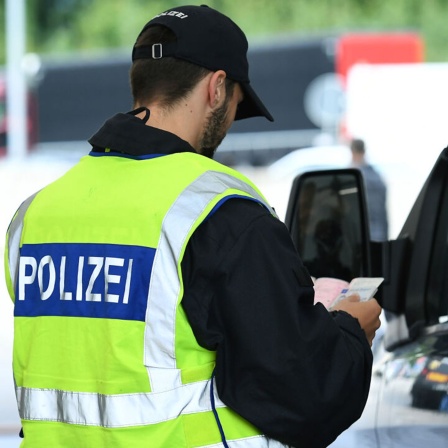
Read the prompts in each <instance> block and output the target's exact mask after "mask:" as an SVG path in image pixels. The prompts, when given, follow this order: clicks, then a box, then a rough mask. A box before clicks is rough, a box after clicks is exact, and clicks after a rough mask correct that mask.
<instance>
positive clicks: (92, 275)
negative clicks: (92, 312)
mask: <svg viewBox="0 0 448 448" xmlns="http://www.w3.org/2000/svg"><path fill="white" fill-rule="evenodd" d="M76 261H77V265H73V263H72V266H71V269H69V268H68V263H69V261H68V260H67V257H66V256H62V257H61V261H60V264H59V266H56V265H55V263H54V261H53V259H52V257H51V256H50V255H45V256H43V257H42V258H41V259H40V260H37V259H36V258H34V257H27V256H22V257H20V262H19V278H18V300H25V299H26V292H27V287H28V286H32V285H33V284H36V282H37V287H38V291H39V295H40V299H41V300H48V299H49V298H50V297H51V296H52V295H53V293H54V291H55V287H56V285H57V284H59V298H60V300H65V301H71V300H73V296H74V297H75V300H76V301H82V300H85V301H87V302H101V301H105V302H111V303H120V301H121V303H123V304H128V303H129V294H130V289H131V280H132V266H133V259H132V258H129V259H125V258H118V257H88V258H87V264H86V260H85V257H83V256H80V257H78V259H77V260H76ZM126 265H127V266H126ZM92 267H93V269H92ZM68 271H70V273H71V274H72V275H73V274H75V275H76V291H67V290H66V287H67V281H66V280H67V276H68V275H69V274H68ZM44 272H46V273H47V275H44ZM87 272H89V274H87ZM120 272H122V274H120ZM86 277H87V278H88V281H87V285H85V284H84V281H83V278H84V279H85V278H86ZM101 279H102V280H103V281H104V293H98V292H93V291H94V290H95V288H96V290H97V291H98V290H100V291H103V288H101V287H100V284H99V282H100V281H101ZM111 285H117V286H116V288H115V290H116V291H115V292H118V291H120V290H121V291H122V293H121V294H112V293H110V292H109V288H110V286H111ZM120 285H121V287H120Z"/></svg>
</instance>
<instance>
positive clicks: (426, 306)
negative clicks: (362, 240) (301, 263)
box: [376, 149, 448, 448]
mask: <svg viewBox="0 0 448 448" xmlns="http://www.w3.org/2000/svg"><path fill="white" fill-rule="evenodd" d="M398 240H401V241H402V242H404V241H406V243H404V244H403V247H406V249H403V250H402V254H403V255H402V257H400V256H396V260H395V262H393V263H391V264H389V265H390V267H391V270H390V272H389V274H388V275H389V278H390V279H391V278H392V277H393V276H394V271H396V270H397V269H400V274H399V275H397V278H398V281H397V283H396V284H395V285H394V281H393V280H390V281H389V282H388V287H389V291H388V292H392V291H393V293H394V294H401V296H402V297H401V298H400V299H399V300H391V302H392V303H394V305H395V306H397V309H396V310H395V311H397V313H394V312H391V313H386V316H387V317H388V323H387V325H388V329H387V330H386V338H385V344H386V347H387V348H388V349H389V351H388V352H387V353H388V355H387V359H386V361H385V363H384V366H383V368H382V370H381V372H382V377H381V382H380V386H379V388H378V401H377V406H378V408H377V412H376V428H377V438H378V445H379V447H388V448H389V447H390V448H398V447H400V448H401V447H409V448H417V447H424V446H430V447H431V448H442V447H447V446H448V149H445V150H444V151H443V152H442V154H441V155H440V157H439V159H438V160H437V162H436V164H435V166H434V168H433V170H432V172H431V174H430V176H429V177H428V180H427V182H426V184H425V186H424V187H423V189H422V192H421V193H420V195H419V197H418V198H417V201H416V203H415V206H414V207H413V209H412V210H411V213H410V214H409V217H408V219H407V221H406V223H405V225H404V227H403V229H402V231H401V232H400V235H399V237H398ZM392 251H393V250H392ZM392 251H391V250H390V247H389V254H390V253H391V252H392ZM386 252H387V249H386ZM384 258H388V257H384V253H383V259H384ZM397 260H398V261H397ZM386 264H387V263H386ZM384 268H385V266H384V264H383V269H384ZM386 275H387V274H386ZM390 298H391V297H390V295H389V299H390ZM387 299H388V298H387V297H385V304H384V305H385V306H387V302H388V300H387ZM403 318H404V319H403ZM398 322H400V324H398ZM397 324H398V326H397ZM400 325H401V329H399V326H400ZM403 329H404V331H402V330H403ZM406 332H407V333H408V334H406Z"/></svg>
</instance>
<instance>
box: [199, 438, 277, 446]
mask: <svg viewBox="0 0 448 448" xmlns="http://www.w3.org/2000/svg"><path fill="white" fill-rule="evenodd" d="M226 442H227V445H229V447H230V448H284V447H285V446H286V445H283V443H281V442H279V441H278V440H273V439H268V438H266V437H265V436H253V437H247V438H245V439H238V440H226ZM222 447H223V444H222V443H214V444H212V445H206V446H202V447H200V448H222Z"/></svg>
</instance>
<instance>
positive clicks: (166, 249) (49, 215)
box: [5, 153, 281, 448]
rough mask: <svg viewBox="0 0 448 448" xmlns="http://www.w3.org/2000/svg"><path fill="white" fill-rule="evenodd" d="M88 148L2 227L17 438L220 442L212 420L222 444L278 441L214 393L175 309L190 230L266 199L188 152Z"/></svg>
mask: <svg viewBox="0 0 448 448" xmlns="http://www.w3.org/2000/svg"><path fill="white" fill-rule="evenodd" d="M93 154H94V153H91V155H89V156H86V157H84V158H82V159H81V161H80V162H79V163H78V164H77V165H76V166H75V167H73V168H72V169H71V170H69V171H68V172H67V173H66V174H65V175H64V176H62V177H61V178H60V179H58V180H57V181H55V182H54V183H52V184H50V185H49V186H47V187H46V188H44V189H43V190H41V191H39V192H38V193H36V194H35V195H34V196H32V197H30V198H29V199H28V200H26V201H25V202H24V203H23V204H22V206H21V207H20V209H19V210H18V212H17V213H16V215H15V217H14V218H13V220H12V222H11V225H10V228H9V230H8V235H7V244H6V251H5V267H6V280H7V285H8V290H9V293H10V295H11V297H12V299H13V300H14V302H15V305H14V321H15V329H14V360H13V369H14V379H15V383H16V394H17V401H18V408H19V414H20V417H21V420H22V425H23V429H24V434H25V438H24V442H23V443H22V447H30V448H31V447H32V448H40V447H42V448H52V447H65V448H70V447H74V448H81V447H95V448H101V447H104V448H106V447H107V448H114V447H126V448H127V447H132V448H135V447H145V448H146V447H205V446H222V443H223V442H222V439H223V435H222V431H221V430H220V427H221V428H222V429H223V432H224V434H225V439H226V440H227V441H228V442H229V443H230V442H231V445H230V446H232V447H268V446H269V447H274V446H281V445H280V444H279V443H278V442H275V441H272V440H269V439H268V438H266V437H264V436H263V435H262V434H260V431H259V430H258V429H257V428H255V427H254V426H253V425H251V424H250V423H249V422H247V421H246V420H245V419H243V418H242V417H240V416H239V415H237V414H236V413H235V412H234V411H232V410H231V409H229V408H227V407H226V406H225V405H224V403H223V402H222V401H221V400H220V399H219V397H218V395H217V393H216V390H215V389H214V384H213V379H212V372H213V369H214V365H215V355H216V354H215V352H213V351H209V350H205V349H204V348H202V347H200V346H199V344H198V343H197V341H196V339H195V337H194V335H193V332H192V329H191V327H190V325H189V324H188V321H187V318H186V316H185V313H184V311H183V308H182V307H181V306H179V304H180V301H181V299H182V295H183V284H182V275H181V260H182V257H183V254H184V251H185V247H186V245H187V243H188V241H189V239H190V237H191V235H192V234H193V232H194V231H195V229H196V228H197V227H198V226H199V225H200V224H201V222H203V221H204V219H205V218H206V217H207V216H209V214H210V213H211V212H212V211H213V210H214V209H215V208H216V207H218V206H219V205H220V204H221V203H222V201H225V200H226V199H228V198H231V197H233V196H238V197H241V196H243V197H247V198H250V199H254V200H256V201H259V202H260V203H261V204H263V205H264V206H265V207H267V208H268V209H270V208H269V205H268V204H267V203H266V200H265V199H264V198H263V196H262V195H261V193H260V192H259V191H258V190H257V188H256V187H255V186H254V185H253V184H251V182H250V181H248V180H247V179H246V178H244V177H243V176H242V175H241V174H240V173H237V172H236V171H234V170H232V169H230V168H227V167H224V166H222V165H220V164H219V163H217V162H214V161H213V160H210V159H208V158H205V157H203V156H200V155H198V154H194V153H179V154H173V155H168V156H160V157H148V158H134V157H127V156H123V155H121V156H120V155H117V154H114V153H106V154H101V155H97V156H95V155H93ZM270 210H271V209H270ZM272 213H274V212H273V211H272ZM213 402H214V405H213V404H212V403H213ZM215 414H216V415H215Z"/></svg>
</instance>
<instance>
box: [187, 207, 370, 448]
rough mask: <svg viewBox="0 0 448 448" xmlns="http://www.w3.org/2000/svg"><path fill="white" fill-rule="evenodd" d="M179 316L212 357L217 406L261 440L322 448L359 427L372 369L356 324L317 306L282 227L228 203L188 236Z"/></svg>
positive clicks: (260, 213) (256, 210) (252, 210)
mask: <svg viewBox="0 0 448 448" xmlns="http://www.w3.org/2000/svg"><path fill="white" fill-rule="evenodd" d="M182 270H183V273H184V281H185V295H184V299H183V306H184V309H185V311H186V313H187V316H188V318H189V320H190V323H191V325H192V328H193V331H194V333H195V336H196V338H197V340H198V342H199V344H200V345H202V346H203V347H205V348H208V349H210V350H216V351H217V359H216V382H217V388H218V393H219V396H220V397H221V399H222V400H223V401H224V402H225V403H226V404H227V405H228V406H229V407H231V408H233V409H234V410H235V411H236V412H238V413H239V414H240V415H242V416H243V417H244V418H246V419H247V420H249V421H250V422H252V423H253V424H254V425H255V426H257V427H258V428H259V429H260V430H261V431H263V432H264V433H265V434H266V435H267V436H269V437H271V438H274V439H277V440H280V441H282V442H283V443H287V444H291V445H300V446H307V447H324V446H327V445H328V444H329V443H331V442H332V441H333V440H334V439H335V438H336V437H337V436H338V435H339V433H340V432H342V431H343V430H345V429H346V428H347V427H348V426H350V425H351V424H352V423H353V422H354V421H355V420H357V419H358V418H359V417H360V415H361V413H362V410H363V408H364V405H365V402H366V400H367V396H368V392H369V386H370V375H371V365H372V354H371V350H370V347H369V344H368V341H367V339H366V337H365V335H364V332H363V331H362V330H361V328H360V326H359V324H358V322H357V320H356V319H353V318H352V317H351V316H350V315H349V314H347V313H343V312H333V313H329V312H328V311H327V310H326V309H325V308H324V307H323V306H321V305H317V306H313V288H312V282H311V280H310V278H309V275H308V274H307V273H306V271H305V269H304V268H303V265H302V262H301V260H300V258H299V256H298V254H297V252H296V250H295V248H294V246H293V244H292V242H291V239H290V237H289V233H288V231H287V229H286V227H285V226H284V224H283V223H281V222H280V221H278V220H276V219H275V218H273V217H272V216H271V215H270V214H268V213H267V212H266V211H265V210H264V209H263V208H262V207H260V206H259V205H258V204H256V203H252V202H250V201H244V200H230V201H228V202H227V203H225V204H224V205H223V206H222V207H221V208H220V209H219V210H218V211H217V212H216V213H215V214H214V215H213V216H212V217H210V219H209V220H208V221H206V222H205V223H203V224H202V225H201V228H200V229H198V231H197V232H196V233H195V234H194V235H193V238H192V240H191V241H190V243H189V247H188V248H187V252H186V254H185V258H184V261H183V264H182Z"/></svg>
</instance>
